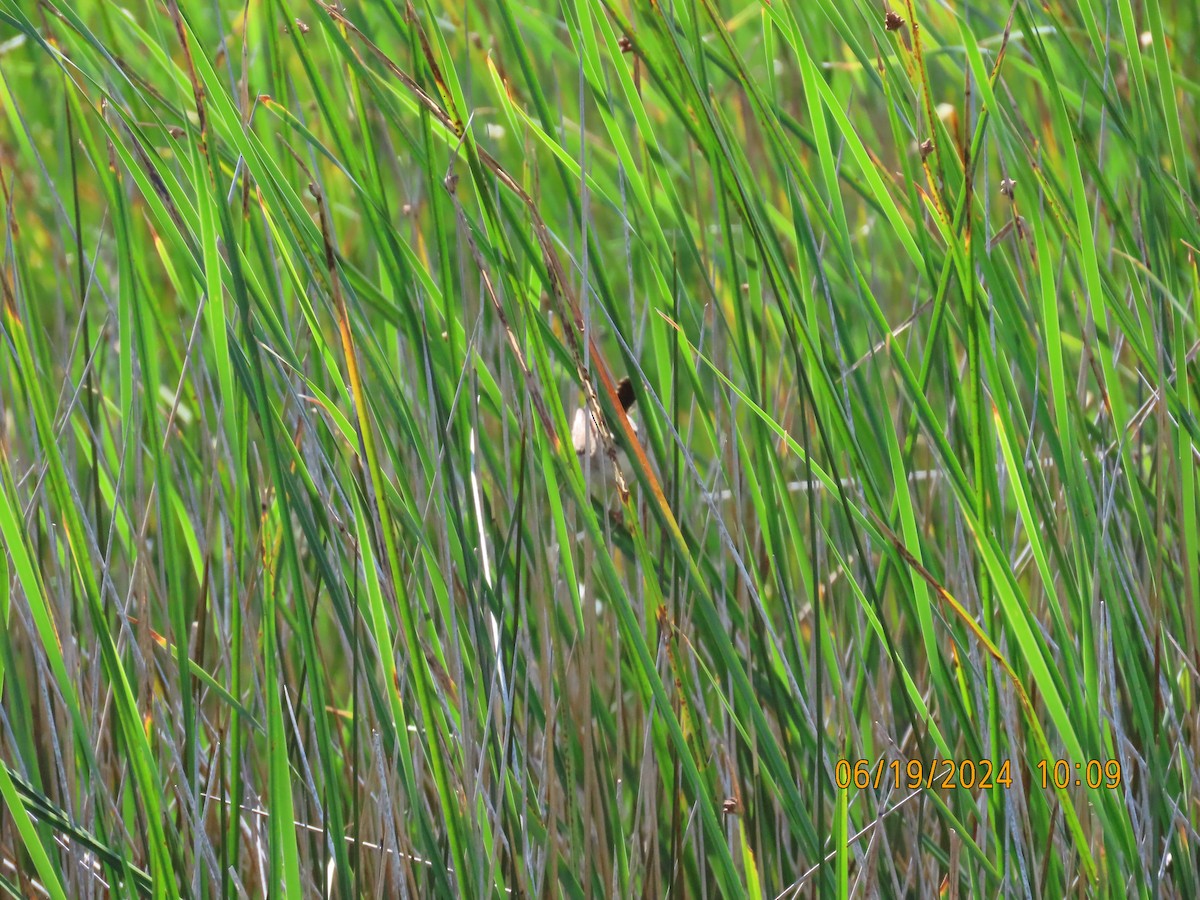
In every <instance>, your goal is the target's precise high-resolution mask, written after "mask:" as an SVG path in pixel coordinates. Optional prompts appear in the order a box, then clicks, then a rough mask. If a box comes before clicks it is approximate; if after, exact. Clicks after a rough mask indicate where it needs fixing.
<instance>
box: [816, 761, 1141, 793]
mask: <svg viewBox="0 0 1200 900" xmlns="http://www.w3.org/2000/svg"><path fill="white" fill-rule="evenodd" d="M833 777H834V783H835V784H836V785H837V786H838V788H841V789H846V788H849V787H851V786H853V787H855V788H857V789H858V790H860V791H861V790H866V789H867V788H875V789H879V788H881V787H883V786H885V785H889V784H890V785H891V786H892V787H893V788H895V789H896V790H899V789H900V788H908V789H910V790H915V789H917V788H927V789H934V788H944V789H946V790H950V789H952V788H965V789H967V790H981V791H987V790H993V789H995V788H998V787H1000V788H1011V787H1012V786H1013V777H1012V760H1009V759H1001V760H997V761H993V760H990V759H977V760H972V759H963V760H955V759H937V758H935V759H933V760H931V761H930V762H925V761H924V760H921V759H909V760H900V759H891V760H889V759H879V760H875V761H871V760H867V759H855V760H850V759H839V760H838V761H837V763H836V764H835V765H834V767H833ZM1032 781H1033V783H1034V784H1037V783H1039V782H1040V783H1041V787H1042V789H1043V790H1049V789H1053V788H1067V787H1072V786H1073V787H1088V788H1092V789H1094V790H1096V789H1099V788H1108V789H1110V790H1113V789H1116V788H1117V787H1120V785H1121V762H1120V760H1116V759H1109V760H1099V759H1089V760H1087V761H1085V762H1075V763H1073V762H1071V761H1069V760H1066V759H1056V760H1045V759H1043V760H1040V761H1039V762H1038V763H1037V764H1036V765H1034V767H1033V771H1032Z"/></svg>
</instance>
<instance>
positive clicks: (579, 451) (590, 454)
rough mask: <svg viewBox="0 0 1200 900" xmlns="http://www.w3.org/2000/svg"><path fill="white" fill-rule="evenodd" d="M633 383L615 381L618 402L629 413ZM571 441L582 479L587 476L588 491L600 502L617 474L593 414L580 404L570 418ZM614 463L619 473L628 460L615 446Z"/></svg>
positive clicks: (605, 496)
mask: <svg viewBox="0 0 1200 900" xmlns="http://www.w3.org/2000/svg"><path fill="white" fill-rule="evenodd" d="M634 399H635V397H634V393H633V383H632V382H631V381H630V380H629V379H628V378H622V379H621V380H620V381H619V382H618V383H617V402H619V403H620V404H621V409H623V410H625V412H627V413H628V412H629V410H630V409H632V408H633V402H634ZM629 424H630V425H631V426H632V428H633V431H634V433H635V434H636V433H637V430H638V429H637V423H636V422H630V423H629ZM571 443H572V444H573V445H574V447H575V455H576V456H578V457H579V465H580V466H582V467H583V475H584V478H585V479H587V483H588V490H589V491H590V493H591V494H592V496H593V497H595V498H596V499H598V500H601V501H602V502H603V501H605V500H606V499H607V498H608V497H610V496H611V491H612V488H613V486H614V485H615V484H616V477H615V476H616V473H615V469H614V467H613V461H612V460H611V459H610V458H609V456H608V454H607V453H606V452H605V451H604V442H603V441H602V440H601V438H600V429H599V427H598V423H597V421H596V416H595V413H594V412H592V411H591V410H589V409H587V407H586V405H581V406H580V407H579V408H578V409H576V410H575V415H574V417H573V418H572V420H571ZM617 463H618V465H619V466H620V467H621V473H622V475H624V474H625V472H626V471H627V470H628V460H627V459H626V458H625V453H624V451H622V450H621V449H620V447H618V448H617Z"/></svg>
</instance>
